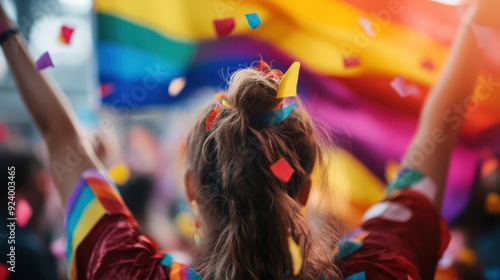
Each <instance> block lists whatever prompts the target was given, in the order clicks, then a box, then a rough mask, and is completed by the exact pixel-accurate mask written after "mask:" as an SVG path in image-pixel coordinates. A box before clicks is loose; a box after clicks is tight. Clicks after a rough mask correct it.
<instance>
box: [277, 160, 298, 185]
mask: <svg viewBox="0 0 500 280" xmlns="http://www.w3.org/2000/svg"><path fill="white" fill-rule="evenodd" d="M271 172H273V174H274V176H276V177H278V178H279V179H280V180H282V181H283V182H285V183H288V181H290V178H291V177H292V175H293V173H295V170H293V168H292V167H291V166H290V164H289V163H288V161H286V159H284V158H280V159H279V160H278V161H277V162H275V163H274V164H273V165H271Z"/></svg>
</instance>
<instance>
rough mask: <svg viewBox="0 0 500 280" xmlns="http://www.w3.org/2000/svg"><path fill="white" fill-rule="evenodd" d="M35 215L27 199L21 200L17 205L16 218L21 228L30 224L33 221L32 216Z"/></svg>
mask: <svg viewBox="0 0 500 280" xmlns="http://www.w3.org/2000/svg"><path fill="white" fill-rule="evenodd" d="M32 214H33V210H32V209H31V206H30V204H29V203H28V201H26V199H20V200H18V201H17V204H16V218H17V225H19V226H20V227H22V228H23V227H25V226H26V225H27V224H28V222H29V221H30V220H31V215H32Z"/></svg>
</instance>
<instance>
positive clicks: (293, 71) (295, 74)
mask: <svg viewBox="0 0 500 280" xmlns="http://www.w3.org/2000/svg"><path fill="white" fill-rule="evenodd" d="M299 70H300V62H297V61H295V62H294V63H293V64H292V66H290V68H288V70H287V71H286V73H285V74H284V75H283V78H281V82H280V85H279V87H278V93H277V94H276V98H285V97H293V96H297V83H298V82H299Z"/></svg>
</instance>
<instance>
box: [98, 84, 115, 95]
mask: <svg viewBox="0 0 500 280" xmlns="http://www.w3.org/2000/svg"><path fill="white" fill-rule="evenodd" d="M114 91H115V86H114V85H113V84H112V83H106V84H101V85H100V86H99V92H100V93H101V97H106V96H108V95H110V94H111V93H113V92H114Z"/></svg>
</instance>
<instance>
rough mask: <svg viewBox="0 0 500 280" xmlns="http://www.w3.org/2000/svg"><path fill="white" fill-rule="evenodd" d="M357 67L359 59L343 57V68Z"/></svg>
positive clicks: (359, 62)
mask: <svg viewBox="0 0 500 280" xmlns="http://www.w3.org/2000/svg"><path fill="white" fill-rule="evenodd" d="M359 65H361V59H360V58H359V57H357V56H349V57H344V67H345V68H350V67H356V66H359Z"/></svg>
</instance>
